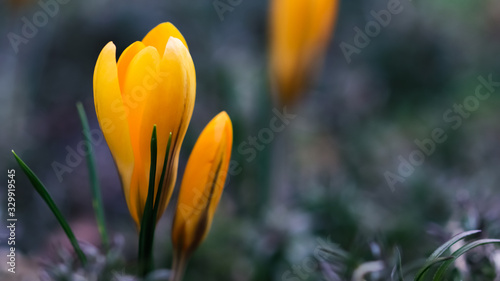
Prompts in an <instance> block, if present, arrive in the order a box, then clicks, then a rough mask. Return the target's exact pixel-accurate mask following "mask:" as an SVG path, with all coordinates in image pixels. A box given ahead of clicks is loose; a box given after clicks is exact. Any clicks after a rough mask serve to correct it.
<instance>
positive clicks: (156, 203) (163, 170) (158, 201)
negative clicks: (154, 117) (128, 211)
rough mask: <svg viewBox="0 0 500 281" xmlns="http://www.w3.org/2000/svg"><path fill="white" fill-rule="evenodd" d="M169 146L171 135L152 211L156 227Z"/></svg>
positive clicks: (169, 139)
mask: <svg viewBox="0 0 500 281" xmlns="http://www.w3.org/2000/svg"><path fill="white" fill-rule="evenodd" d="M171 144H172V133H170V135H169V137H168V143H167V150H166V151H165V159H164V161H163V167H162V170H161V176H160V183H159V184H158V192H156V199H155V206H154V210H153V221H154V222H155V225H156V218H157V216H158V209H159V207H160V198H161V194H162V191H163V182H164V180H165V173H166V171H167V166H168V155H169V153H170V145H171ZM153 235H154V230H153Z"/></svg>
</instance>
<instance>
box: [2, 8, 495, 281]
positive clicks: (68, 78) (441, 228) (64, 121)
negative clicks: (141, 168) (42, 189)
mask: <svg viewBox="0 0 500 281" xmlns="http://www.w3.org/2000/svg"><path fill="white" fill-rule="evenodd" d="M392 1H393V0H392ZM62 2H64V1H62ZM221 2H224V3H228V2H230V1H228V2H226V1H224V0H222V1H221ZM389 2H391V1H389V0H376V1H374V0H350V1H342V3H341V8H340V14H339V18H338V22H337V26H336V30H335V35H334V39H333V40H332V42H331V44H330V47H329V51H328V54H327V56H326V57H325V59H324V61H323V69H322V71H321V75H319V76H318V77H317V79H316V81H314V82H313V83H312V87H311V88H310V91H308V92H307V93H305V94H304V96H303V98H302V99H301V101H300V102H299V103H298V104H297V105H296V106H295V107H293V108H288V112H291V113H293V114H296V115H297V117H296V118H295V119H293V120H292V121H291V122H290V124H289V125H287V126H286V129H285V130H284V131H282V132H279V133H276V134H275V135H274V138H273V140H272V141H271V142H270V143H269V144H265V145H264V148H263V149H262V151H258V150H256V151H257V157H256V158H255V159H254V160H252V161H247V158H248V157H249V154H248V153H244V152H243V153H242V152H241V151H238V146H239V145H240V144H242V143H243V142H248V141H249V140H248V138H249V137H252V136H258V135H259V133H260V132H261V130H262V129H263V128H268V127H269V122H270V120H271V118H272V117H273V112H272V109H273V105H272V103H271V101H272V99H271V93H270V90H269V89H270V87H269V82H268V81H269V79H268V72H267V66H268V63H267V61H268V56H267V49H268V48H267V47H268V34H267V23H268V6H269V3H268V1H250V0H242V1H241V3H239V4H238V5H236V6H235V7H233V8H232V10H231V11H227V12H225V13H224V14H223V20H221V17H219V15H218V13H217V11H216V9H215V8H214V5H213V4H214V1H211V0H203V1H200V0H197V1H182V0H162V1H160V0H155V1H132V0H119V1H118V0H116V1H114V0H87V1H76V0H75V1H71V0H69V1H67V4H60V5H59V11H58V12H57V13H56V14H55V15H54V16H53V17H50V19H49V21H48V23H47V24H46V25H45V26H43V27H40V28H38V31H37V33H36V34H35V36H34V37H33V38H29V39H28V42H27V43H26V44H20V45H19V50H18V52H17V53H16V52H15V51H14V48H13V47H12V45H11V43H10V42H9V40H8V37H7V34H8V33H10V32H13V33H16V34H18V35H21V29H22V27H23V24H24V22H23V17H26V18H28V19H30V21H31V19H32V18H33V15H34V14H35V13H37V12H40V11H43V10H42V8H41V7H40V6H39V4H38V2H37V1H34V0H23V1H20V0H17V1H16V0H9V1H1V2H0V35H1V38H2V39H1V40H0V89H1V90H0V116H1V122H0V126H1V127H0V129H1V134H0V154H1V159H3V161H2V162H1V167H2V169H1V171H4V172H3V173H5V174H4V175H5V176H3V179H4V180H5V181H6V179H7V177H6V170H7V169H11V168H15V169H16V172H17V173H16V181H17V190H16V211H17V213H16V215H17V218H18V223H17V229H16V234H17V241H16V247H17V255H18V268H17V270H18V273H17V274H16V275H15V277H17V278H19V279H18V280H38V279H37V277H35V276H37V272H39V271H40V270H41V269H40V267H41V266H42V265H43V264H44V263H45V262H47V261H51V259H52V260H57V255H56V254H55V253H56V252H57V250H56V249H58V248H60V247H61V244H62V246H67V244H68V243H67V242H66V238H65V237H64V236H63V234H62V231H61V229H60V227H59V226H58V224H57V222H56V220H55V219H54V217H53V216H52V214H51V213H50V211H49V209H48V208H47V207H46V206H45V204H44V203H43V202H42V200H41V199H40V198H39V197H38V195H37V194H35V192H34V190H33V188H32V186H31V185H30V184H29V182H28V181H27V179H26V177H25V176H24V175H23V174H22V172H21V170H20V169H19V168H18V167H17V165H16V164H15V163H14V159H13V157H12V155H11V153H10V150H11V149H14V150H15V151H16V152H17V153H18V155H20V156H21V157H22V158H23V159H24V160H25V162H26V163H27V164H28V165H30V166H31V168H32V169H33V170H34V171H35V172H36V173H37V174H38V175H39V177H40V178H41V180H42V181H43V182H44V183H45V184H46V186H47V187H48V189H49V191H50V192H51V194H52V195H53V197H54V199H55V201H56V203H57V204H58V206H59V207H60V208H61V209H62V211H63V213H64V214H65V215H66V217H67V218H68V220H69V221H70V224H71V225H72V227H73V228H74V230H75V232H76V234H77V237H78V238H79V239H80V240H83V241H88V242H90V243H93V244H96V245H98V244H99V236H98V233H97V230H96V226H95V220H94V215H93V211H92V206H91V197H90V190H89V183H88V178H87V168H86V165H85V160H84V158H83V157H82V159H81V160H80V161H81V163H79V164H77V165H75V166H76V167H74V168H72V172H71V173H65V174H64V175H62V181H59V180H58V177H57V176H56V173H55V172H54V170H53V168H52V166H51V165H52V164H53V163H54V161H55V162H59V163H61V164H65V161H66V157H67V155H68V151H69V150H76V149H77V147H78V144H79V142H80V141H81V139H82V135H81V127H80V123H79V119H78V115H77V112H76V107H75V103H76V102H77V101H82V102H83V103H84V106H85V109H86V111H87V114H88V115H89V119H90V122H91V127H92V128H93V129H97V128H98V127H99V126H98V124H97V120H96V117H95V111H94V108H93V97H92V76H93V70H94V65H95V62H96V59H97V56H98V54H99V52H100V50H101V48H102V47H103V46H104V45H105V44H106V43H107V42H108V41H113V42H114V43H115V44H116V46H117V49H118V53H120V52H121V51H123V50H124V48H125V47H126V46H128V45H129V44H131V43H132V42H134V41H136V40H141V39H142V37H143V36H144V35H145V34H146V33H147V32H148V31H149V30H150V29H151V28H153V27H154V26H156V25H157V24H159V23H161V22H164V21H170V22H172V23H174V24H175V25H176V26H177V27H178V28H179V30H180V31H181V32H182V33H183V35H184V36H185V38H186V41H187V42H188V44H189V48H190V51H191V54H192V57H193V60H194V63H195V66H196V71H197V82H198V84H197V100H196V106H195V110H194V115H193V118H192V121H191V125H190V127H189V130H188V133H187V136H186V140H185V142H184V146H183V148H182V151H181V162H180V167H181V170H180V173H179V175H182V170H183V167H184V165H185V162H186V160H187V157H188V156H189V152H190V151H191V148H192V146H193V145H194V142H195V141H196V138H197V136H198V135H199V133H200V132H201V130H202V129H203V127H204V126H205V125H206V123H207V122H208V121H209V120H210V119H211V118H212V117H213V116H214V115H215V114H217V113H218V112H219V111H222V110H226V111H227V112H228V114H229V115H230V116H231V118H232V120H233V125H234V132H235V135H234V148H233V156H232V159H233V160H235V161H237V163H238V165H239V166H238V168H239V169H237V171H239V172H238V173H235V174H233V175H231V174H230V175H229V178H230V179H229V180H230V182H229V185H228V186H227V187H226V190H225V193H224V195H223V198H222V201H221V204H220V206H219V209H218V211H217V215H216V218H215V220H214V224H213V227H212V230H211V233H210V235H209V236H208V238H207V239H206V241H205V243H204V244H203V245H202V246H201V247H200V248H199V250H198V251H197V252H196V253H195V255H194V256H193V258H192V259H191V261H190V263H189V266H188V272H187V275H186V280H236V281H246V280H319V279H320V278H325V279H326V280H337V279H334V277H333V274H331V273H330V275H328V272H331V270H333V271H336V272H338V273H339V274H340V275H341V280H347V279H348V278H350V276H351V274H352V272H353V270H354V269H355V268H357V267H358V266H359V265H361V264H363V263H365V262H368V261H376V260H382V261H384V263H385V265H386V266H385V269H384V270H385V271H389V272H390V270H391V269H392V268H391V267H390V260H392V258H393V256H394V251H395V248H396V247H398V248H399V250H400V251H401V255H402V260H403V265H404V267H407V268H409V267H411V263H412V262H414V261H418V260H419V259H422V258H425V257H427V256H428V255H429V253H431V252H432V251H433V250H434V249H435V248H436V247H437V246H438V245H439V244H441V243H442V242H444V241H445V240H446V239H447V238H449V237H450V235H451V234H453V233H456V232H458V231H463V230H469V229H482V230H483V231H484V233H483V234H482V235H483V236H485V237H495V238H499V237H500V207H499V206H500V205H499V204H498V202H500V201H499V200H500V196H499V195H500V190H499V189H498V184H499V183H500V173H499V172H498V169H499V167H500V146H499V145H498V144H499V141H500V126H499V125H498V124H499V122H498V120H499V119H500V111H499V110H498V109H499V108H500V98H499V92H500V87H497V88H496V89H495V90H496V91H495V92H494V93H493V94H492V95H491V97H490V98H488V99H487V100H486V101H481V103H480V104H479V106H478V108H477V110H475V111H473V112H470V116H468V117H467V118H462V121H463V122H462V124H461V125H460V126H458V128H457V129H453V128H451V125H453V124H454V123H449V122H448V123H447V122H445V120H444V119H443V114H445V113H446V112H447V110H449V109H452V110H453V106H454V104H461V103H463V101H464V99H465V98H467V97H468V96H471V95H473V94H474V92H475V89H476V87H477V86H478V85H480V82H479V81H478V77H479V76H483V77H485V78H488V76H489V75H491V77H492V79H493V80H494V81H500V56H499V55H498V54H499V52H500V39H499V38H500V29H499V26H500V2H499V1H496V0H484V1H475V0H461V1H444V0H419V1H407V0H401V5H402V7H403V11H402V12H401V13H400V14H397V15H393V17H392V19H391V22H390V23H389V24H388V26H387V27H383V28H382V30H381V32H380V34H379V35H378V36H376V37H374V38H372V39H371V42H370V44H369V45H368V46H367V47H365V48H363V49H361V50H360V53H359V54H353V55H352V57H351V59H352V61H351V62H350V63H348V62H347V60H346V58H345V56H344V54H343V53H342V50H341V48H340V44H341V42H346V43H349V44H351V45H352V44H354V42H353V40H354V36H355V31H354V28H355V27H359V28H361V29H364V27H365V25H366V24H367V22H369V21H370V20H372V19H373V18H372V16H371V11H372V10H374V11H379V10H382V9H387V4H388V3H389ZM232 3H238V1H233V2H232ZM166 110H168V109H166ZM277 110H282V109H281V108H277ZM454 116H458V115H455V114H454ZM436 128H442V129H443V130H444V131H445V133H446V136H447V140H446V141H445V142H444V143H442V144H437V145H436V148H435V152H434V153H432V154H431V155H430V156H428V157H426V158H425V161H424V163H423V164H422V165H420V166H418V167H416V168H415V171H414V172H413V174H412V175H411V176H409V177H408V178H406V179H405V181H404V182H402V183H397V184H396V186H395V187H394V189H393V190H392V189H391V188H390V187H389V185H388V183H387V181H386V179H385V177H384V173H385V172H387V171H390V172H392V173H397V169H398V165H400V162H401V160H400V159H401V158H398V157H399V156H401V157H403V158H404V159H407V160H408V157H409V155H410V153H411V152H412V151H414V150H416V149H418V147H417V146H416V144H415V142H414V140H415V139H418V140H423V139H427V138H430V137H431V136H432V131H433V130H434V129H436ZM95 150H96V158H97V162H98V167H99V178H100V182H101V185H102V192H103V198H104V202H105V208H106V215H107V221H108V229H109V232H110V233H111V234H112V235H113V236H116V237H117V239H123V241H124V247H123V255H124V257H125V261H126V263H127V264H131V263H132V264H133V262H134V260H135V258H136V249H137V247H136V243H137V242H136V241H137V233H136V230H135V229H134V225H133V222H132V220H131V218H130V216H129V214H128V210H127V207H126V203H125V200H124V198H123V195H122V191H121V187H120V184H119V179H118V176H117V172H116V170H115V167H114V164H113V161H112V158H111V155H110V153H109V150H108V148H107V145H106V144H105V142H101V143H100V144H99V145H97V146H96V147H95ZM76 161H78V160H76ZM179 178H181V177H179ZM178 183H179V181H178ZM0 186H2V187H3V188H2V189H4V190H3V191H2V190H0V198H1V200H2V201H1V202H3V203H2V208H1V209H0V214H1V215H2V218H4V217H5V211H6V204H5V202H6V199H5V198H6V193H7V191H6V184H1V185H0ZM172 210H173V208H172V206H170V207H169V209H168V210H167V212H166V214H165V215H164V217H163V219H162V220H161V222H160V225H159V226H158V228H157V234H156V238H157V241H156V243H157V247H156V248H155V249H156V253H155V254H156V256H157V259H156V261H157V267H159V268H170V264H171V256H172V255H171V245H170V225H171V217H172ZM0 229H1V230H0V235H1V237H2V239H1V241H2V242H1V244H0V249H5V247H6V242H5V237H6V235H7V233H6V232H5V228H3V227H2V228H0ZM318 239H320V240H321V241H330V243H335V244H337V245H338V247H339V248H341V249H343V250H345V251H346V252H347V253H348V255H349V258H348V259H347V261H345V262H342V263H335V264H334V263H333V262H325V263H323V264H322V266H321V268H316V267H314V269H313V270H309V271H307V270H306V272H305V275H302V276H301V277H299V275H294V274H293V273H287V271H290V272H293V268H294V266H295V267H297V266H303V265H304V262H305V263H308V262H309V261H310V259H309V258H310V257H312V256H313V255H314V251H315V249H317V248H318V247H321V246H324V245H322V242H318V241H320V240H318ZM327 244H328V243H327ZM330 246H331V245H330ZM332 247H333V246H332ZM2 251H3V250H2ZM493 251H494V249H491V248H488V249H483V250H481V251H478V252H476V253H475V256H473V257H472V258H469V259H468V269H467V270H468V271H469V272H470V274H471V275H472V276H476V275H477V274H474V270H479V271H483V272H484V271H487V272H494V267H495V264H496V265H497V266H498V262H497V261H496V260H495V259H494V258H491V257H494V256H495V252H493ZM2 256H3V257H5V255H4V253H3V252H2ZM0 260H2V261H3V260H4V258H0ZM478 264H481V266H478ZM313 265H317V264H314V262H313ZM1 267H2V268H3V267H5V263H4V262H2V263H1ZM306 267H307V265H306ZM2 270H5V269H2ZM125 271H126V270H125ZM488 274H490V275H488ZM488 274H486V273H485V274H483V275H484V276H490V277H485V279H471V280H493V277H491V276H494V273H488ZM491 274H493V275H491ZM5 276H7V277H8V278H12V275H5ZM21 276H28V277H26V278H27V279H21V278H22V277H21ZM380 276H382V275H380ZM385 276H387V275H385ZM2 278H6V277H2ZM292 278H296V279H292ZM371 278H372V279H370V280H387V279H385V278H383V277H380V278H381V279H377V275H376V274H375V275H372V277H371ZM2 280H12V279H2Z"/></svg>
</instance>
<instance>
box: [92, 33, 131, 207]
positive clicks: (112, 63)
mask: <svg viewBox="0 0 500 281" xmlns="http://www.w3.org/2000/svg"><path fill="white" fill-rule="evenodd" d="M94 103H95V109H96V113H97V119H98V121H99V125H100V127H101V130H102V132H103V134H104V137H105V138H106V142H107V143H108V146H109V149H110V151H111V154H112V155H113V159H114V160H115V163H116V166H117V168H118V172H119V174H120V177H121V181H122V185H123V189H124V193H125V197H126V199H127V204H128V203H129V198H128V197H129V196H128V194H129V189H130V181H131V178H132V171H133V168H134V154H133V150H132V144H131V142H130V133H129V125H128V122H127V116H126V114H125V111H124V106H123V100H122V96H121V93H120V86H119V82H118V71H117V66H116V47H115V45H114V44H113V43H112V42H109V43H108V44H107V45H106V46H105V47H104V48H103V49H102V51H101V53H100V55H99V58H98V59H97V63H96V66H95V70H94ZM129 206H130V205H129Z"/></svg>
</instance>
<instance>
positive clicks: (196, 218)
mask: <svg viewBox="0 0 500 281" xmlns="http://www.w3.org/2000/svg"><path fill="white" fill-rule="evenodd" d="M232 145H233V127H232V124H231V119H229V116H228V115H227V113H226V112H221V113H219V114H218V115H217V116H215V117H214V118H213V119H212V121H210V123H208V125H207V126H206V127H205V129H204V130H203V132H202V133H201V135H200V137H199V138H198V140H197V142H196V144H195V146H194V148H193V151H192V152H191V155H190V157H189V160H188V163H187V166H186V171H185V172H184V176H183V179H182V185H181V189H180V191H179V201H178V202H177V210H176V212H175V217H174V222H173V227H172V243H173V246H174V266H173V269H174V271H177V272H175V274H176V275H177V274H181V275H182V273H179V272H178V271H179V270H180V271H182V270H183V269H182V268H183V267H184V264H185V262H186V260H187V258H188V257H189V256H190V255H191V253H192V252H193V251H194V250H195V249H196V248H197V247H198V246H199V245H200V244H201V242H202V241H203V240H204V239H205V236H206V235H207V233H208V231H209V230H210V226H211V224H212V219H213V217H214V213H215V210H216V208H217V205H218V204H219V200H220V198H221V195H222V191H223V189H224V183H225V181H226V175H227V171H228V168H229V160H230V158H231V148H232ZM180 268H181V269H180Z"/></svg>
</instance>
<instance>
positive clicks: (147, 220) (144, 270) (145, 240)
mask: <svg viewBox="0 0 500 281" xmlns="http://www.w3.org/2000/svg"><path fill="white" fill-rule="evenodd" d="M157 148H158V147H157V136H156V125H154V127H153V135H152V136H151V167H150V170H149V187H148V196H147V199H146V204H145V207H144V212H143V214H142V220H141V231H140V233H139V266H140V274H141V275H142V276H143V277H144V276H146V274H148V272H150V271H151V270H153V262H152V258H153V257H152V244H153V241H152V240H153V239H152V237H151V227H150V226H151V224H156V222H154V221H151V218H152V217H153V216H152V212H153V203H154V202H153V197H154V193H155V176H156V159H157V154H158V153H157V150H158V149H157Z"/></svg>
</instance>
